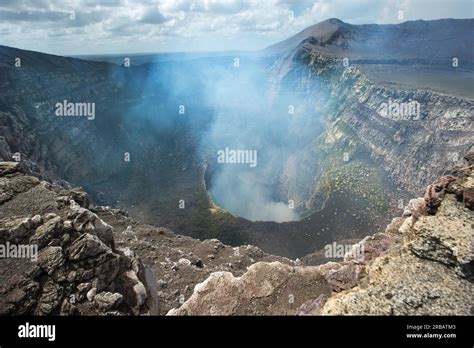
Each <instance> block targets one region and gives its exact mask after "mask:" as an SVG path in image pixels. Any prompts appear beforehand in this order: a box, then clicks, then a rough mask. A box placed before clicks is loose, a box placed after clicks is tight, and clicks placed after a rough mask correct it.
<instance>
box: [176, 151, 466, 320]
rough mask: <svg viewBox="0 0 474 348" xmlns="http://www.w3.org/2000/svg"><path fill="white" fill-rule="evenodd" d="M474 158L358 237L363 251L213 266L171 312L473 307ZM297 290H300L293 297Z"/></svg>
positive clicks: (447, 310) (427, 311)
mask: <svg viewBox="0 0 474 348" xmlns="http://www.w3.org/2000/svg"><path fill="white" fill-rule="evenodd" d="M471 158H472V156H471V155H468V156H466V161H465V162H464V163H463V165H462V166H458V167H457V168H456V169H455V171H454V172H453V176H449V177H442V178H440V179H438V180H437V181H436V182H435V183H433V184H432V185H430V186H429V187H428V188H427V190H426V194H425V198H424V199H423V198H421V199H420V198H419V199H415V200H412V201H410V203H409V205H408V206H407V207H406V208H405V210H404V213H403V217H401V218H395V219H394V220H393V221H392V223H391V224H390V225H389V226H388V227H387V228H386V230H385V231H384V232H382V233H378V234H376V235H374V236H369V237H366V238H364V239H363V240H362V241H360V242H359V243H357V244H358V246H359V250H363V252H364V255H363V256H364V257H363V258H362V259H360V258H358V257H357V258H356V257H354V255H351V254H350V253H349V254H347V255H346V257H345V260H344V261H341V262H328V263H326V264H322V265H319V266H305V265H301V266H296V267H294V266H288V265H282V264H280V263H278V262H274V263H257V264H254V265H252V266H250V267H249V268H248V271H247V272H246V273H245V274H243V275H242V276H241V277H234V276H233V275H232V274H230V273H228V272H218V273H213V274H211V275H210V277H209V278H208V279H206V280H205V281H204V282H202V283H200V284H198V285H197V286H196V287H195V289H194V293H193V295H192V296H191V297H190V298H189V299H188V300H187V301H186V302H185V303H184V304H183V305H182V306H181V307H180V308H178V309H173V310H171V311H170V312H169V313H168V314H170V315H228V314H298V315H311V314H329V315H355V314H358V315H371V314H373V315H468V314H472V313H471V311H472V309H471V307H472V293H473V292H474V287H473V262H474V261H473V260H474V254H473V250H472V241H473V238H474V230H473V222H472V221H473V212H472V207H471V204H470V200H469V197H470V194H471V192H472V189H473V187H474V173H473V170H472V169H473V162H472V160H471ZM454 174H455V176H454ZM466 197H467V199H466ZM361 246H363V248H360V247H361ZM308 260H311V258H310V259H308ZM331 290H332V291H331ZM289 292H293V293H296V294H297V296H295V302H294V303H293V305H290V304H288V303H287V302H286V301H285V300H286V299H287V296H288V293H289ZM296 299H297V300H296ZM296 304H298V306H295V305H296Z"/></svg>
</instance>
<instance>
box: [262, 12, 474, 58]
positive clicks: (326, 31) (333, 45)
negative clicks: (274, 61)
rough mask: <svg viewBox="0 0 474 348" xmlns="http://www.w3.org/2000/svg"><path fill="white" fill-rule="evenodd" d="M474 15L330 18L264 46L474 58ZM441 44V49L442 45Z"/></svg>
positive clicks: (269, 51)
mask: <svg viewBox="0 0 474 348" xmlns="http://www.w3.org/2000/svg"><path fill="white" fill-rule="evenodd" d="M473 37H474V19H439V20H429V21H425V20H416V21H408V22H403V23H400V24H384V25H379V24H363V25H353V24H349V23H345V22H343V21H341V20H339V19H337V18H331V19H328V20H325V21H323V22H320V23H318V24H315V25H313V26H310V27H308V28H306V29H304V30H302V31H301V32H299V33H298V34H296V35H294V36H292V37H290V38H288V39H286V40H284V41H281V42H279V43H277V44H274V45H272V46H269V47H267V48H265V49H264V50H262V53H264V54H278V53H285V52H290V51H293V50H294V49H296V48H297V47H298V46H301V45H304V44H306V45H310V46H311V47H312V48H313V49H316V50H317V51H319V52H322V53H326V54H329V55H334V56H340V57H354V58H397V59H400V58H404V59H406V58H409V59H426V58H430V59H451V58H453V57H457V58H459V59H460V60H461V59H464V60H470V61H472V60H474V44H473V39H472V38H473ZM441 48H442V49H441Z"/></svg>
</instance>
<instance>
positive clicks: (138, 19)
mask: <svg viewBox="0 0 474 348" xmlns="http://www.w3.org/2000/svg"><path fill="white" fill-rule="evenodd" d="M473 6H474V5H473V3H472V1H470V0H454V1H450V2H449V3H447V2H445V1H442V0H438V1H428V0H398V1H397V0H383V1H377V0H364V1H342V0H302V1H291V0H265V1H254V0H249V1H242V0H229V1H226V2H218V1H214V0H175V1H173V0H148V1H145V2H138V1H134V0H106V1H102V2H101V4H100V5H96V4H94V2H92V1H90V0H69V1H59V0H41V1H33V0H21V1H15V0H5V1H2V3H0V19H1V22H0V33H1V35H2V41H1V42H0V44H1V45H5V46H11V47H16V48H20V49H25V50H31V51H39V52H45V53H50V54H55V55H62V56H80V55H117V54H124V53H127V54H156V53H188V52H189V53H202V52H227V51H255V50H259V49H263V48H265V47H267V46H270V45H272V44H275V43H277V42H279V41H282V40H284V39H286V38H288V37H290V36H292V35H294V34H296V33H298V32H300V31H301V30H303V29H305V28H307V27H309V26H311V25H314V24H317V23H319V22H322V21H324V20H326V19H329V18H338V19H340V20H342V21H344V22H346V23H350V24H399V23H402V22H406V21H412V20H420V19H421V20H434V19H445V18H455V19H468V18H473V17H474V9H473ZM400 11H402V15H401V18H400Z"/></svg>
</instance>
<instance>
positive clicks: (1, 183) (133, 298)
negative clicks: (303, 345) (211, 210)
mask: <svg viewBox="0 0 474 348" xmlns="http://www.w3.org/2000/svg"><path fill="white" fill-rule="evenodd" d="M473 166H474V153H471V154H469V155H467V156H466V157H465V160H464V161H463V163H460V164H459V165H457V166H456V167H455V169H454V170H453V172H452V175H449V176H444V177H441V178H439V179H438V180H437V181H436V182H435V183H433V184H432V185H430V186H429V187H428V188H427V191H426V194H425V197H423V198H418V199H414V200H411V201H410V202H409V204H408V206H407V207H406V209H405V211H404V213H403V216H402V217H399V218H395V219H394V220H393V221H392V223H391V224H390V225H389V226H388V227H387V229H386V230H385V231H384V232H382V233H378V234H375V235H374V236H369V237H366V238H364V239H363V240H362V241H360V242H359V243H356V244H355V245H354V247H353V250H359V251H360V250H362V251H363V253H362V255H356V254H355V253H353V252H352V253H351V252H349V253H347V254H346V255H345V256H344V258H340V259H333V261H331V262H325V261H324V262H325V263H322V262H321V260H324V258H322V257H320V256H321V252H316V253H315V254H313V255H308V256H307V257H304V258H302V260H301V261H299V260H297V261H293V260H289V259H286V258H283V257H278V256H272V255H267V254H266V253H264V252H263V251H262V250H260V249H259V248H257V247H254V246H250V245H247V246H240V247H235V248H232V247H230V246H226V245H224V244H222V243H220V242H219V241H218V240H215V239H214V240H205V241H199V240H196V239H193V238H190V237H184V236H179V235H176V234H174V233H173V232H171V231H169V230H167V229H164V228H157V227H154V226H149V225H145V224H141V223H139V222H137V221H135V220H133V219H131V218H129V217H128V216H127V214H126V213H125V212H123V211H120V210H117V209H111V208H109V207H93V206H91V203H90V200H89V198H88V196H87V194H86V193H84V192H83V191H81V190H79V189H72V190H67V189H64V188H61V187H59V186H56V185H52V184H50V183H48V182H45V181H40V180H38V179H37V178H35V177H33V176H30V175H27V174H26V172H25V171H24V170H23V169H22V166H21V164H18V163H15V162H0V208H1V209H0V245H2V246H4V250H5V247H6V246H9V247H11V246H12V245H13V246H17V247H18V246H21V245H25V246H36V248H37V255H36V256H37V258H35V259H32V258H18V257H12V255H9V257H5V256H4V257H1V258H0V314H2V315H21V314H34V315H59V314H60V315H146V314H148V315H156V314H161V315H163V314H170V315H219V314H222V315H233V314H244V315H245V314H247V315H259V314H275V315H279V314H285V315H297V314H298V315H312V314H337V315H339V314H383V315H390V314H395V315H402V314H408V315H410V314H415V315H418V314H420V315H421V314H431V315H442V314H445V315H447V314H454V315H461V314H472V304H471V303H472V293H473V290H474V289H473V259H474V255H473V251H472V241H473V234H474V232H473V221H474V219H473V211H472V210H473V209H474V174H473ZM30 256H31V255H30ZM361 256H362V257H361ZM326 260H327V259H326Z"/></svg>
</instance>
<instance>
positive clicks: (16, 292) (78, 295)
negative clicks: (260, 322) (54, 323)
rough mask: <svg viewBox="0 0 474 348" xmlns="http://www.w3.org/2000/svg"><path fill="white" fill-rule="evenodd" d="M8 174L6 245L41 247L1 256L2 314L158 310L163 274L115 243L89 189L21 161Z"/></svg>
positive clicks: (4, 171)
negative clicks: (54, 181)
mask: <svg viewBox="0 0 474 348" xmlns="http://www.w3.org/2000/svg"><path fill="white" fill-rule="evenodd" d="M0 173H1V175H0V196H2V197H5V199H3V200H2V201H1V203H0V204H1V205H2V210H1V213H0V243H1V244H2V245H13V246H34V247H35V248H37V249H36V250H37V251H38V252H37V255H36V256H35V255H30V256H31V258H30V259H27V258H19V257H18V258H17V257H15V258H2V259H0V274H1V275H0V279H1V282H0V314H2V315H7V314H9V315H23V314H34V315H49V314H61V315H72V314H79V315H98V314H112V315H120V314H136V315H137V314H147V313H149V314H157V313H158V307H157V295H156V291H155V288H156V279H155V278H154V277H153V276H151V277H150V274H149V273H147V268H146V266H145V265H144V264H143V263H142V262H141V261H140V260H139V259H138V258H137V256H136V255H135V254H133V253H124V252H123V251H120V250H118V249H116V248H115V246H114V240H113V234H112V233H113V228H112V227H111V226H110V225H108V224H107V223H105V222H104V221H103V220H102V219H100V218H99V217H98V216H97V215H96V214H94V213H93V212H91V211H90V210H88V209H87V207H89V198H88V197H87V195H86V194H85V193H84V192H82V191H80V190H77V189H76V190H64V189H62V188H60V187H58V186H54V185H51V184H48V183H46V182H40V181H39V180H38V179H36V178H33V177H30V176H27V175H25V173H24V172H23V171H22V169H21V167H20V165H19V164H18V163H14V162H1V163H0ZM75 199H77V201H76V200H75ZM17 256H19V255H17ZM33 256H35V257H33ZM33 258H37V260H34V259H33ZM36 261H37V262H36ZM145 273H147V274H146V276H145ZM154 283H155V284H154ZM138 297H139V300H137V298H138Z"/></svg>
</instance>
